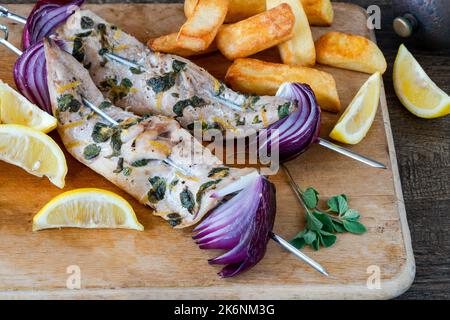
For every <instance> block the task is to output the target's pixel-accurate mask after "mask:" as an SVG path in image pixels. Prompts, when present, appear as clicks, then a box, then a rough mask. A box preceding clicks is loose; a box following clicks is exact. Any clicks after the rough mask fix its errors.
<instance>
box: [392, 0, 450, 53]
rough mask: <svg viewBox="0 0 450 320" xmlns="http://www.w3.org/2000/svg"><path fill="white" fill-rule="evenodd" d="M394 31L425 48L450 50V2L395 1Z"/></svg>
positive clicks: (393, 4)
mask: <svg viewBox="0 0 450 320" xmlns="http://www.w3.org/2000/svg"><path fill="white" fill-rule="evenodd" d="M392 8H393V11H394V21H393V27H394V31H395V32H396V33H397V34H398V35H399V36H401V37H403V38H408V40H407V42H411V43H413V44H414V45H417V46H421V47H424V48H432V49H437V48H441V49H443V48H450V3H449V1H448V0H393V1H392Z"/></svg>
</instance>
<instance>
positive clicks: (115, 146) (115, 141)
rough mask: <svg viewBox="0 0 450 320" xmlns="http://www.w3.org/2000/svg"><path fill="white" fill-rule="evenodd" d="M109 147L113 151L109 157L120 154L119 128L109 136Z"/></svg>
mask: <svg viewBox="0 0 450 320" xmlns="http://www.w3.org/2000/svg"><path fill="white" fill-rule="evenodd" d="M111 148H112V150H113V153H112V154H111V155H110V157H117V156H119V155H120V154H121V149H122V140H121V139H120V130H115V131H114V133H113V135H112V136H111Z"/></svg>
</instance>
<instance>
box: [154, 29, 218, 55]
mask: <svg viewBox="0 0 450 320" xmlns="http://www.w3.org/2000/svg"><path fill="white" fill-rule="evenodd" d="M177 36H178V33H176V32H175V33H170V34H167V35H164V36H160V37H158V38H155V39H150V40H149V41H148V42H147V46H148V47H149V48H150V49H152V50H153V51H157V52H164V53H170V54H176V55H178V56H182V57H190V56H195V55H200V54H206V53H210V52H214V51H216V50H217V46H216V42H215V41H213V42H212V43H211V45H210V46H209V47H208V49H206V50H204V51H192V50H189V49H184V48H181V47H180V46H179V45H178V44H177Z"/></svg>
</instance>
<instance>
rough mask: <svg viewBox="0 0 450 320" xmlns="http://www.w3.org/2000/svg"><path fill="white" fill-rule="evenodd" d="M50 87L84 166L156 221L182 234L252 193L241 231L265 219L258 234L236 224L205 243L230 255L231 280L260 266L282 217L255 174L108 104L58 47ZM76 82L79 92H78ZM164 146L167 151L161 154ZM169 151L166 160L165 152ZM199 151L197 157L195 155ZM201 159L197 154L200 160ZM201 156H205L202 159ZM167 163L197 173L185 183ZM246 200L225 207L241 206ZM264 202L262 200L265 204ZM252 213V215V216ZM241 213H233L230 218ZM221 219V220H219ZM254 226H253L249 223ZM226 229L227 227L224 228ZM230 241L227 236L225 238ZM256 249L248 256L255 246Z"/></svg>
mask: <svg viewBox="0 0 450 320" xmlns="http://www.w3.org/2000/svg"><path fill="white" fill-rule="evenodd" d="M45 56H46V61H47V79H48V80H47V81H48V88H49V94H50V101H51V105H52V108H53V112H54V114H55V115H56V117H57V119H58V132H59V134H60V136H61V139H62V141H63V143H64V145H65V147H66V148H67V150H68V151H69V152H70V153H71V154H72V155H73V156H74V157H75V158H76V159H77V160H78V161H80V162H82V163H84V164H85V165H87V166H88V167H90V168H91V169H93V170H94V171H96V172H98V173H99V174H101V175H103V176H104V177H105V178H107V179H108V180H110V181H111V182H113V183H114V184H116V185H118V186H119V187H120V188H122V189H124V190H125V191H126V192H128V193H130V194H131V195H133V196H134V197H135V198H136V199H138V200H139V201H140V202H141V203H143V204H146V205H148V206H151V207H153V208H154V209H155V214H157V215H159V216H162V217H163V218H165V219H167V220H169V222H171V224H173V225H175V226H176V227H185V226H188V225H192V224H194V223H196V222H197V221H199V220H200V219H201V218H202V217H203V215H204V214H206V213H207V212H208V211H210V210H211V209H213V214H214V210H219V209H220V207H221V206H219V207H218V208H217V209H214V208H215V207H217V206H218V204H219V202H221V201H223V200H224V197H225V196H226V195H228V194H229V193H232V192H236V191H239V190H241V189H242V188H245V190H244V191H245V193H246V194H245V197H246V198H248V197H253V196H252V194H254V198H255V200H257V201H252V202H251V203H249V205H248V206H245V205H244V207H245V208H242V209H243V210H244V211H242V209H241V210H240V211H237V212H239V213H241V214H242V215H243V216H242V217H241V219H238V220H239V223H240V224H242V225H243V226H246V227H248V225H249V224H251V223H252V220H253V219H252V218H250V217H252V214H248V213H249V212H255V215H257V217H258V226H257V228H256V231H255V230H252V229H251V228H248V230H246V231H245V233H244V235H247V236H244V237H241V236H242V234H240V233H238V232H237V231H236V230H234V236H233V230H232V229H230V228H233V227H236V226H233V224H232V223H230V224H225V225H224V224H223V223H222V224H219V225H216V230H218V231H220V230H222V228H225V229H226V231H227V232H226V233H227V235H226V237H225V239H224V234H222V235H220V232H216V235H215V236H214V237H213V238H212V239H210V240H211V241H207V239H206V240H204V241H203V242H202V245H204V246H206V247H205V248H223V249H229V252H227V253H225V254H224V255H223V256H221V257H218V258H216V259H214V260H212V262H213V263H221V264H231V266H227V267H225V268H224V270H223V271H222V275H223V276H231V275H234V274H236V273H239V272H240V271H243V270H245V269H247V268H249V267H251V266H253V265H254V264H256V263H257V262H258V261H259V260H260V259H261V258H262V256H263V255H264V252H265V246H266V244H267V241H268V239H269V232H270V230H271V229H272V227H273V222H274V217H275V201H274V192H275V191H274V188H273V186H272V185H271V184H270V182H268V181H267V180H266V179H264V178H263V177H261V176H260V175H259V174H258V173H257V172H256V170H255V169H237V168H229V167H225V166H223V164H222V163H221V162H220V161H219V160H218V159H217V158H216V157H215V156H214V155H212V154H211V153H210V152H209V150H207V149H206V148H203V147H202V146H201V144H200V143H199V142H197V141H196V140H195V139H194V138H193V137H192V136H191V135H190V134H189V132H188V131H186V130H184V129H182V128H180V127H179V124H178V123H177V122H176V121H174V120H173V119H170V118H167V117H164V116H149V117H139V116H136V115H134V114H133V113H130V112H127V111H124V110H123V109H121V108H118V107H116V106H114V105H113V104H112V103H111V102H110V101H107V100H104V98H103V96H102V95H101V93H100V92H99V91H98V89H97V88H96V87H95V85H94V84H93V82H92V80H91V78H90V77H89V74H88V72H87V71H86V69H84V68H83V66H82V65H80V64H79V63H78V62H77V61H76V60H75V59H74V58H73V57H72V56H71V55H69V54H67V53H66V52H64V51H63V50H61V49H60V48H59V47H58V46H57V45H56V43H53V42H48V41H46V42H45ZM73 81H76V82H77V85H76V86H73V85H71V83H72V82H73ZM86 102H87V103H88V104H93V105H96V106H100V108H101V110H102V111H103V112H104V113H105V114H107V117H106V118H107V119H108V118H111V119H113V120H111V121H116V122H118V125H117V126H114V125H111V124H110V123H108V122H107V120H106V119H104V118H101V117H99V116H98V115H97V114H95V113H93V112H92V110H91V109H90V108H89V107H87V106H85V104H86ZM162 146H163V147H162ZM161 150H165V151H166V152H161ZM193 150H194V151H193ZM196 152H197V153H196ZM198 153H201V154H198ZM168 157H170V158H171V160H172V161H173V162H174V163H176V164H177V166H179V167H181V168H182V169H183V170H185V171H188V172H190V174H191V176H185V175H184V174H182V173H180V172H179V169H178V168H177V167H173V166H171V165H167V164H166V163H164V160H165V159H167V158H168ZM240 197H241V196H240V194H238V195H237V196H235V197H233V198H231V200H229V201H227V202H226V203H225V204H224V205H222V206H224V207H225V208H224V209H221V210H225V209H226V208H229V207H233V206H236V203H237V202H239V203H238V205H239V206H242V203H241V202H240V200H242V199H240ZM260 198H261V199H260ZM245 209H247V212H245ZM237 212H235V211H231V212H230V216H233V215H236V214H237ZM212 216H213V217H214V215H212ZM246 219H247V220H249V221H248V223H245V221H246ZM222 222H223V221H222ZM222 233H224V232H222ZM249 244H252V245H254V246H257V250H256V251H254V252H247V251H246V249H247V248H248V245H249Z"/></svg>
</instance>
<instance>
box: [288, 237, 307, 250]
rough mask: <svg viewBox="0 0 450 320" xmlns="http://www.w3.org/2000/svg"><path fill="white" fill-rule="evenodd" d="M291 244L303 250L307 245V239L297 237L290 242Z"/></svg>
mask: <svg viewBox="0 0 450 320" xmlns="http://www.w3.org/2000/svg"><path fill="white" fill-rule="evenodd" d="M289 243H290V244H292V245H293V246H294V247H296V248H297V249H301V248H303V247H304V246H305V244H306V242H305V239H303V237H298V238H297V237H295V238H294V239H292V240H291V241H289Z"/></svg>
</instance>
